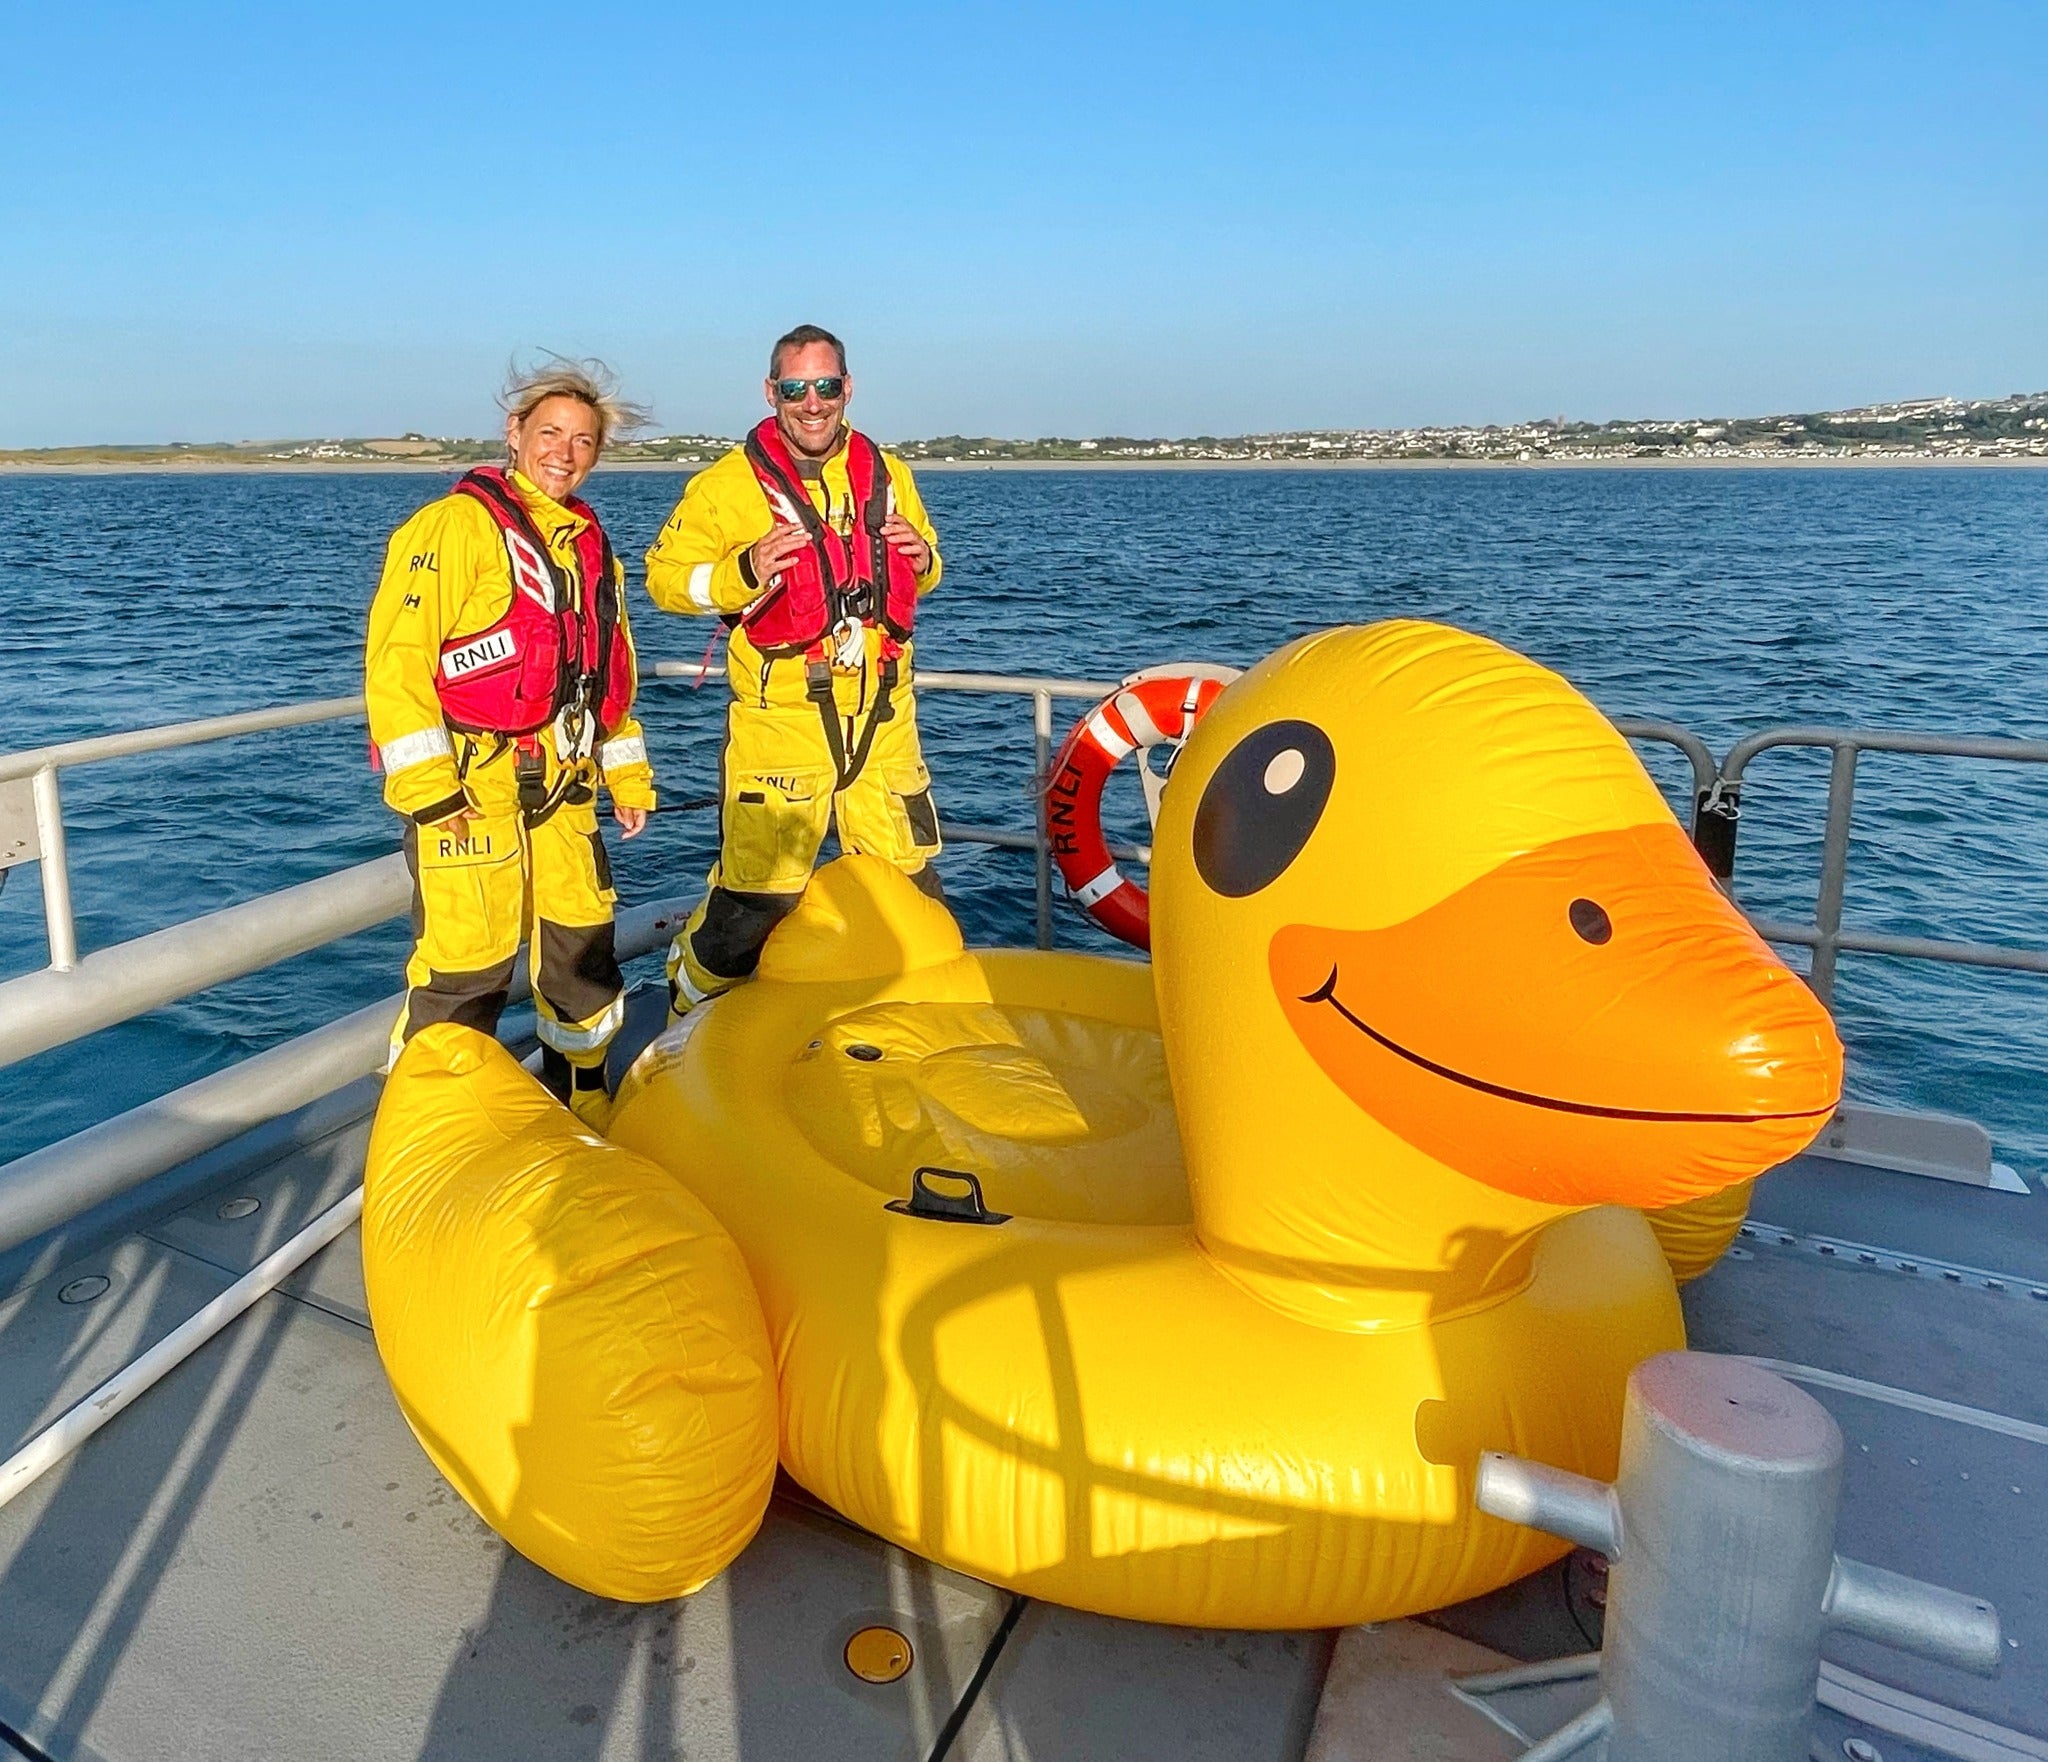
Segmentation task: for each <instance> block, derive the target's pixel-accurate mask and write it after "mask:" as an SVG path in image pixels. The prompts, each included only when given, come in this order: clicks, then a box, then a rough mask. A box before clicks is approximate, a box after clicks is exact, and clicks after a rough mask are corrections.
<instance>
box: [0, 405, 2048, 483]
mask: <svg viewBox="0 0 2048 1762" xmlns="http://www.w3.org/2000/svg"><path fill="white" fill-rule="evenodd" d="M734 444H735V443H734V441H733V440H732V439H731V438H729V437H726V436H722V435H711V434H670V435H656V436H640V437H635V438H630V439H626V440H623V441H620V442H618V443H616V444H615V445H614V446H613V448H612V450H611V452H610V455H609V456H608V457H607V459H606V461H605V469H607V470H611V471H678V470H680V471H689V470H692V469H695V468H697V467H699V466H702V465H706V464H709V463H710V462H711V461H712V460H713V459H716V458H718V457H719V456H720V455H721V454H723V453H724V452H726V451H727V450H728V449H729V448H730V447H732V446H733V445H734ZM889 444H890V446H891V449H892V450H893V451H895V452H898V453H900V454H901V455H902V456H903V457H904V458H905V459H907V460H909V461H910V462H911V463H913V464H915V465H917V466H918V467H919V468H920V469H930V470H946V471H1004V470H1031V471H1072V470H1091V471H1094V470H1110V471H1133V470H1136V471H1160V470H1166V471H1190V470H1192V471H1214V470H1255V471H1256V470H1301V469H1304V468H1308V469H1324V470H1360V469H1370V470H1384V469H1394V470H1427V471H1441V470H1475V469H1476V470H1517V469H1531V468H1533V469H1537V470H1558V469H1584V468H1587V467H1592V468H1596V469H1611V468H1626V469H1641V468H1643V467H1646V466H1647V467H1652V468H1659V469H1666V470H1669V469H1674V468H1677V469H1699V468H1707V469H1727V468H1729V467H1737V468H1743V467H1766V468H1769V469H1772V470H1777V469H1782V468H1784V467H1787V466H1791V467H1799V468H1810V467H1814V466H1853V467H1868V466H1921V465H1940V466H1957V465H1969V466H1981V465H2043V464H2048V392H2035V393H2024V392H2015V393H2013V394H2012V395H2011V396H2010V397H2004V398H1975V399H1960V398H1918V399H1912V400H1908V401H1905V402H1900V403H1891V404H1866V405H1861V406H1859V407H1857V408H1855V409H1850V410H1831V411H1824V412H1819V413H1808V414H1805V415H1793V416H1744V417H1699V418H1686V419H1683V420H1672V419H1666V418H1654V419H1643V420H1632V421H1616V422H1601V423H1594V422H1575V421H1571V420H1569V419H1567V418H1565V417H1562V416H1559V417H1555V418H1543V419H1541V420H1537V421H1532V422H1518V423H1493V424H1488V425H1486V426H1483V427H1470V426H1463V427H1461V426H1439V427H1424V428H1353V429H1301V430H1290V431H1287V432H1282V433H1273V434H1248V435H1235V436H1227V437H1218V436H1215V435H1197V436H1193V437H1184V438H1181V439H1160V438H1154V439H1141V438H1135V437H1132V436H1128V435H1102V436H1097V437H1095V438H1093V439H1067V438H1064V437H1058V436H1052V437H1046V438H1043V439H1039V440H1004V439H1000V438H997V437H994V436H986V435H984V436H979V437H977V436H971V435H958V434H948V435H940V436H938V437H936V438H933V439H926V440H905V441H896V442H891V443H889ZM500 456H501V453H500V448H499V446H498V444H497V443H496V442H495V441H488V440H480V439H476V438H473V437H467V436H446V435H425V434H417V433H413V434H405V435H399V436H395V437H380V438H369V439H364V438H352V439H346V440H298V441H236V442H227V441H217V442H209V443H197V444H195V443H188V442H170V443H167V444H164V445H160V446H84V447H47V448H39V449H21V450H16V451H5V450H0V472H8V473H18V472H39V473H67V472H70V473H118V472H151V473H158V472H169V473H180V472H195V471H216V472H217V471H297V472H330V471H372V472H394V471H400V472H403V471H410V472H438V473H443V474H446V473H451V472H455V471H460V470H463V469H465V468H467V467H469V466H471V465H479V464H486V463H489V462H492V461H494V460H496V459H498V458H499V457H500Z"/></svg>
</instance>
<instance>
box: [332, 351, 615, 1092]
mask: <svg viewBox="0 0 2048 1762" xmlns="http://www.w3.org/2000/svg"><path fill="white" fill-rule="evenodd" d="M503 401H504V404H505V409H506V421H505V448H506V453H507V456H508V461H509V463H508V465H507V466H506V468H504V469H502V470H501V469H499V468H496V467H488V468H485V469H482V470H478V471H472V472H470V473H469V474H468V475H467V476H466V477H464V478H463V479H462V481H461V482H460V483H458V484H457V485H456V487H455V491H454V493H453V494H450V495H448V496H445V497H443V498H442V499H441V500H440V501H438V502H434V503H431V504H430V505H429V506H427V507H425V508H422V509H421V510H420V511H419V512H418V513H417V514H415V515H414V516H413V517H412V518H411V519H410V520H408V521H406V523H405V524H404V525H403V526H401V527H400V528H399V529H398V531H397V532H396V533H395V534H393V535H392V539H391V544H390V548H389V550H388V551H387V552H386V554H385V559H384V575H383V579H382V580H381V581H380V582H379V584H378V587H377V594H376V598H375V600H374V601H373V602H372V604H371V607H370V627H369V642H368V649H367V655H366V659H365V665H364V675H365V689H366V691H367V695H368V699H369V711H370V738H371V740H372V742H373V743H374V744H375V746H376V748H377V752H378V757H379V760H380V762H381V764H382V767H383V771H384V799H385V801H386V802H387V803H388V804H389V805H390V806H391V807H392V808H394V809H396V810H397V811H398V812H399V813H400V814H402V815H404V816H405V821H406V826H405V855H406V862H407V864H408V866H409V867H410V868H411V870H412V876H413V935H414V938H415V940H414V944H413V951H412V957H411V959H410V960H409V961H408V962H407V963H406V969H405V978H406V986H407V990H406V994H405V1005H404V1008H403V1009H402V1010H401V1011H400V1012H399V1018H398V1022H397V1024H396V1026H395V1027H394V1028H393V1030H392V1056H393V1057H394V1058H395V1057H396V1056H397V1052H398V1048H399V1047H400V1046H401V1045H403V1043H404V1042H405V1041H406V1040H407V1039H408V1038H410V1037H411V1036H412V1035H413V1034H415V1033H417V1032H418V1031H419V1030H420V1029H421V1028H423V1027H425V1026H426V1025H427V1024H428V1023H429V1022H443V1021H459V1022H466V1023H468V1024H470V1025H471V1026H472V1027H476V1028H480V1029H482V1030H483V1031H484V1032H485V1033H489V1032H491V1031H492V1030H493V1029H494V1028H495V1027H496V1025H497V1021H498V1015H499V1012H500V1011H501V1010H502V1009H503V1008H504V1006H505V999H506V992H507V988H508V987H509V985H510V984H511V979H512V963H513V957H514V956H515V955H517V953H518V952H519V945H520V942H521V940H522V939H524V940H526V941H527V942H528V944H529V948H530V956H529V958H530V961H531V966H532V975H533V998H534V1005H535V1008H536V1010H537V1012H538V1014H539V1018H540V1020H539V1028H538V1032H539V1036H540V1041H541V1046H542V1080H543V1081H545V1082H547V1083H548V1084H549V1086H550V1087H551V1088H553V1089H554V1090H555V1091H556V1093H557V1094H559V1095H561V1096H562V1097H563V1098H564V1099H566V1100H567V1101H568V1103H569V1105H570V1106H571V1107H572V1108H573V1109H574V1110H575V1111H576V1113H577V1115H578V1116H579V1117H580V1118H582V1119H583V1120H584V1121H585V1122H586V1123H588V1124H591V1125H593V1126H596V1127H597V1128H598V1129H600V1130H602V1129H603V1127H604V1125H605V1124H606V1123H607V1122H608V1117H609V1113H610V1097H609V1094H608V1092H607V1090H606V1086H605V1073H604V1057H605V1048H606V1046H607V1045H608V1044H609V1043H610V1041H611V1038H612V1036H613V1035H614V1034H616V1033H617V1032H618V1030H619V1025H620V1023H621V1022H622V1021H623V1019H624V1014H625V1010H624V1000H623V998H622V995H621V993H622V991H623V981H622V978H621V975H620V972H619V963H618V958H617V955H616V952H615V950H614V947H613V931H612V907H613V904H614V901H615V899H616V895H615V894H614V892H613V890H612V880H611V866H610V864H609V862H608V861H607V859H606V856H605V849H604V842H603V840H602V838H601V837H600V836H599V834H598V829H597V809H596V792H597V789H598V787H599V785H600V784H601V785H602V786H603V787H604V788H605V789H606V790H607V792H608V793H609V794H610V796H611V800H612V811H613V813H614V815H615V816H616V818H617V820H618V822H619V824H620V826H621V827H623V828H624V835H625V836H626V837H628V838H632V837H634V836H636V835H637V834H638V833H639V832H640V831H641V830H642V829H643V828H644V827H645V826H646V824H647V816H648V814H649V813H650V812H651V811H652V809H653V807H654V774H653V772H652V770H651V769H650V768H649V766H648V762H647V744H646V741H645V740H644V739H643V738H642V736H641V732H640V725H639V723H638V722H636V721H635V720H634V719H633V716H632V703H633V688H634V679H635V667H634V656H633V644H632V638H631V635H630V633H629V632H628V630H627V627H626V605H625V571H624V568H623V566H622V565H621V564H620V562H619V560H618V558H617V557H616V556H615V555H614V554H613V552H612V548H611V545H610V542H609V540H607V539H606V537H605V534H604V529H603V527H602V526H600V525H599V523H598V520H597V516H596V515H595V514H593V513H592V512H591V510H590V508H589V507H588V506H587V505H586V504H585V503H583V502H582V501H580V500H578V499H577V496H576V491H577V489H578V488H579V487H580V486H581V485H582V483H583V480H584V479H585V478H586V477H588V476H589V475H590V471H591V468H592V466H594V465H595V464H596V463H597V459H598V455H599V454H600V453H601V452H602V451H603V449H604V443H605V440H606V439H607V437H608V435H609V434H610V433H611V432H612V431H613V430H614V429H616V428H617V427H619V426H620V425H621V423H622V422H626V421H632V420H637V412H635V411H634V410H633V409H632V408H631V406H628V405H626V404H623V403H621V402H620V400H619V399H618V397H617V396H616V394H615V393H614V392H613V391H612V390H611V389H610V378H609V375H608V374H605V373H604V372H603V370H602V369H601V368H599V367H598V366H597V364H595V363H589V364H585V365H581V366H579V365H576V364H573V363H569V362H554V363H551V364H550V365H549V366H547V367H546V368H544V369H542V370H540V371H539V372H537V373H533V374H530V375H527V376H525V377H523V378H520V379H517V380H515V381H514V383H513V384H512V385H511V386H510V387H509V388H508V390H507V392H506V394H505V398H504V400H503Z"/></svg>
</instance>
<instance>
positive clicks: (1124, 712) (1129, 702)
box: [1116, 691, 1168, 747]
mask: <svg viewBox="0 0 2048 1762" xmlns="http://www.w3.org/2000/svg"><path fill="white" fill-rule="evenodd" d="M1116 713H1117V714H1118V715H1119V716H1121V717H1123V719H1124V726H1125V727H1126V728H1128V729H1129V730H1130V731H1131V738H1132V739H1133V740H1135V741H1136V742H1137V743H1138V744H1139V745H1140V746H1143V747H1154V746H1158V745H1159V744H1160V743H1161V742H1162V741H1164V740H1166V739H1167V738H1168V736H1167V734H1166V731H1165V730H1164V729H1162V728H1161V727H1160V726H1159V724H1158V723H1157V722H1155V721H1153V720H1152V712H1151V711H1150V710H1148V709H1146V708H1145V700H1144V699H1143V698H1141V697H1140V696H1139V695H1138V694H1137V693H1136V692H1135V691H1120V692H1118V693H1117V696H1116Z"/></svg>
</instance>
